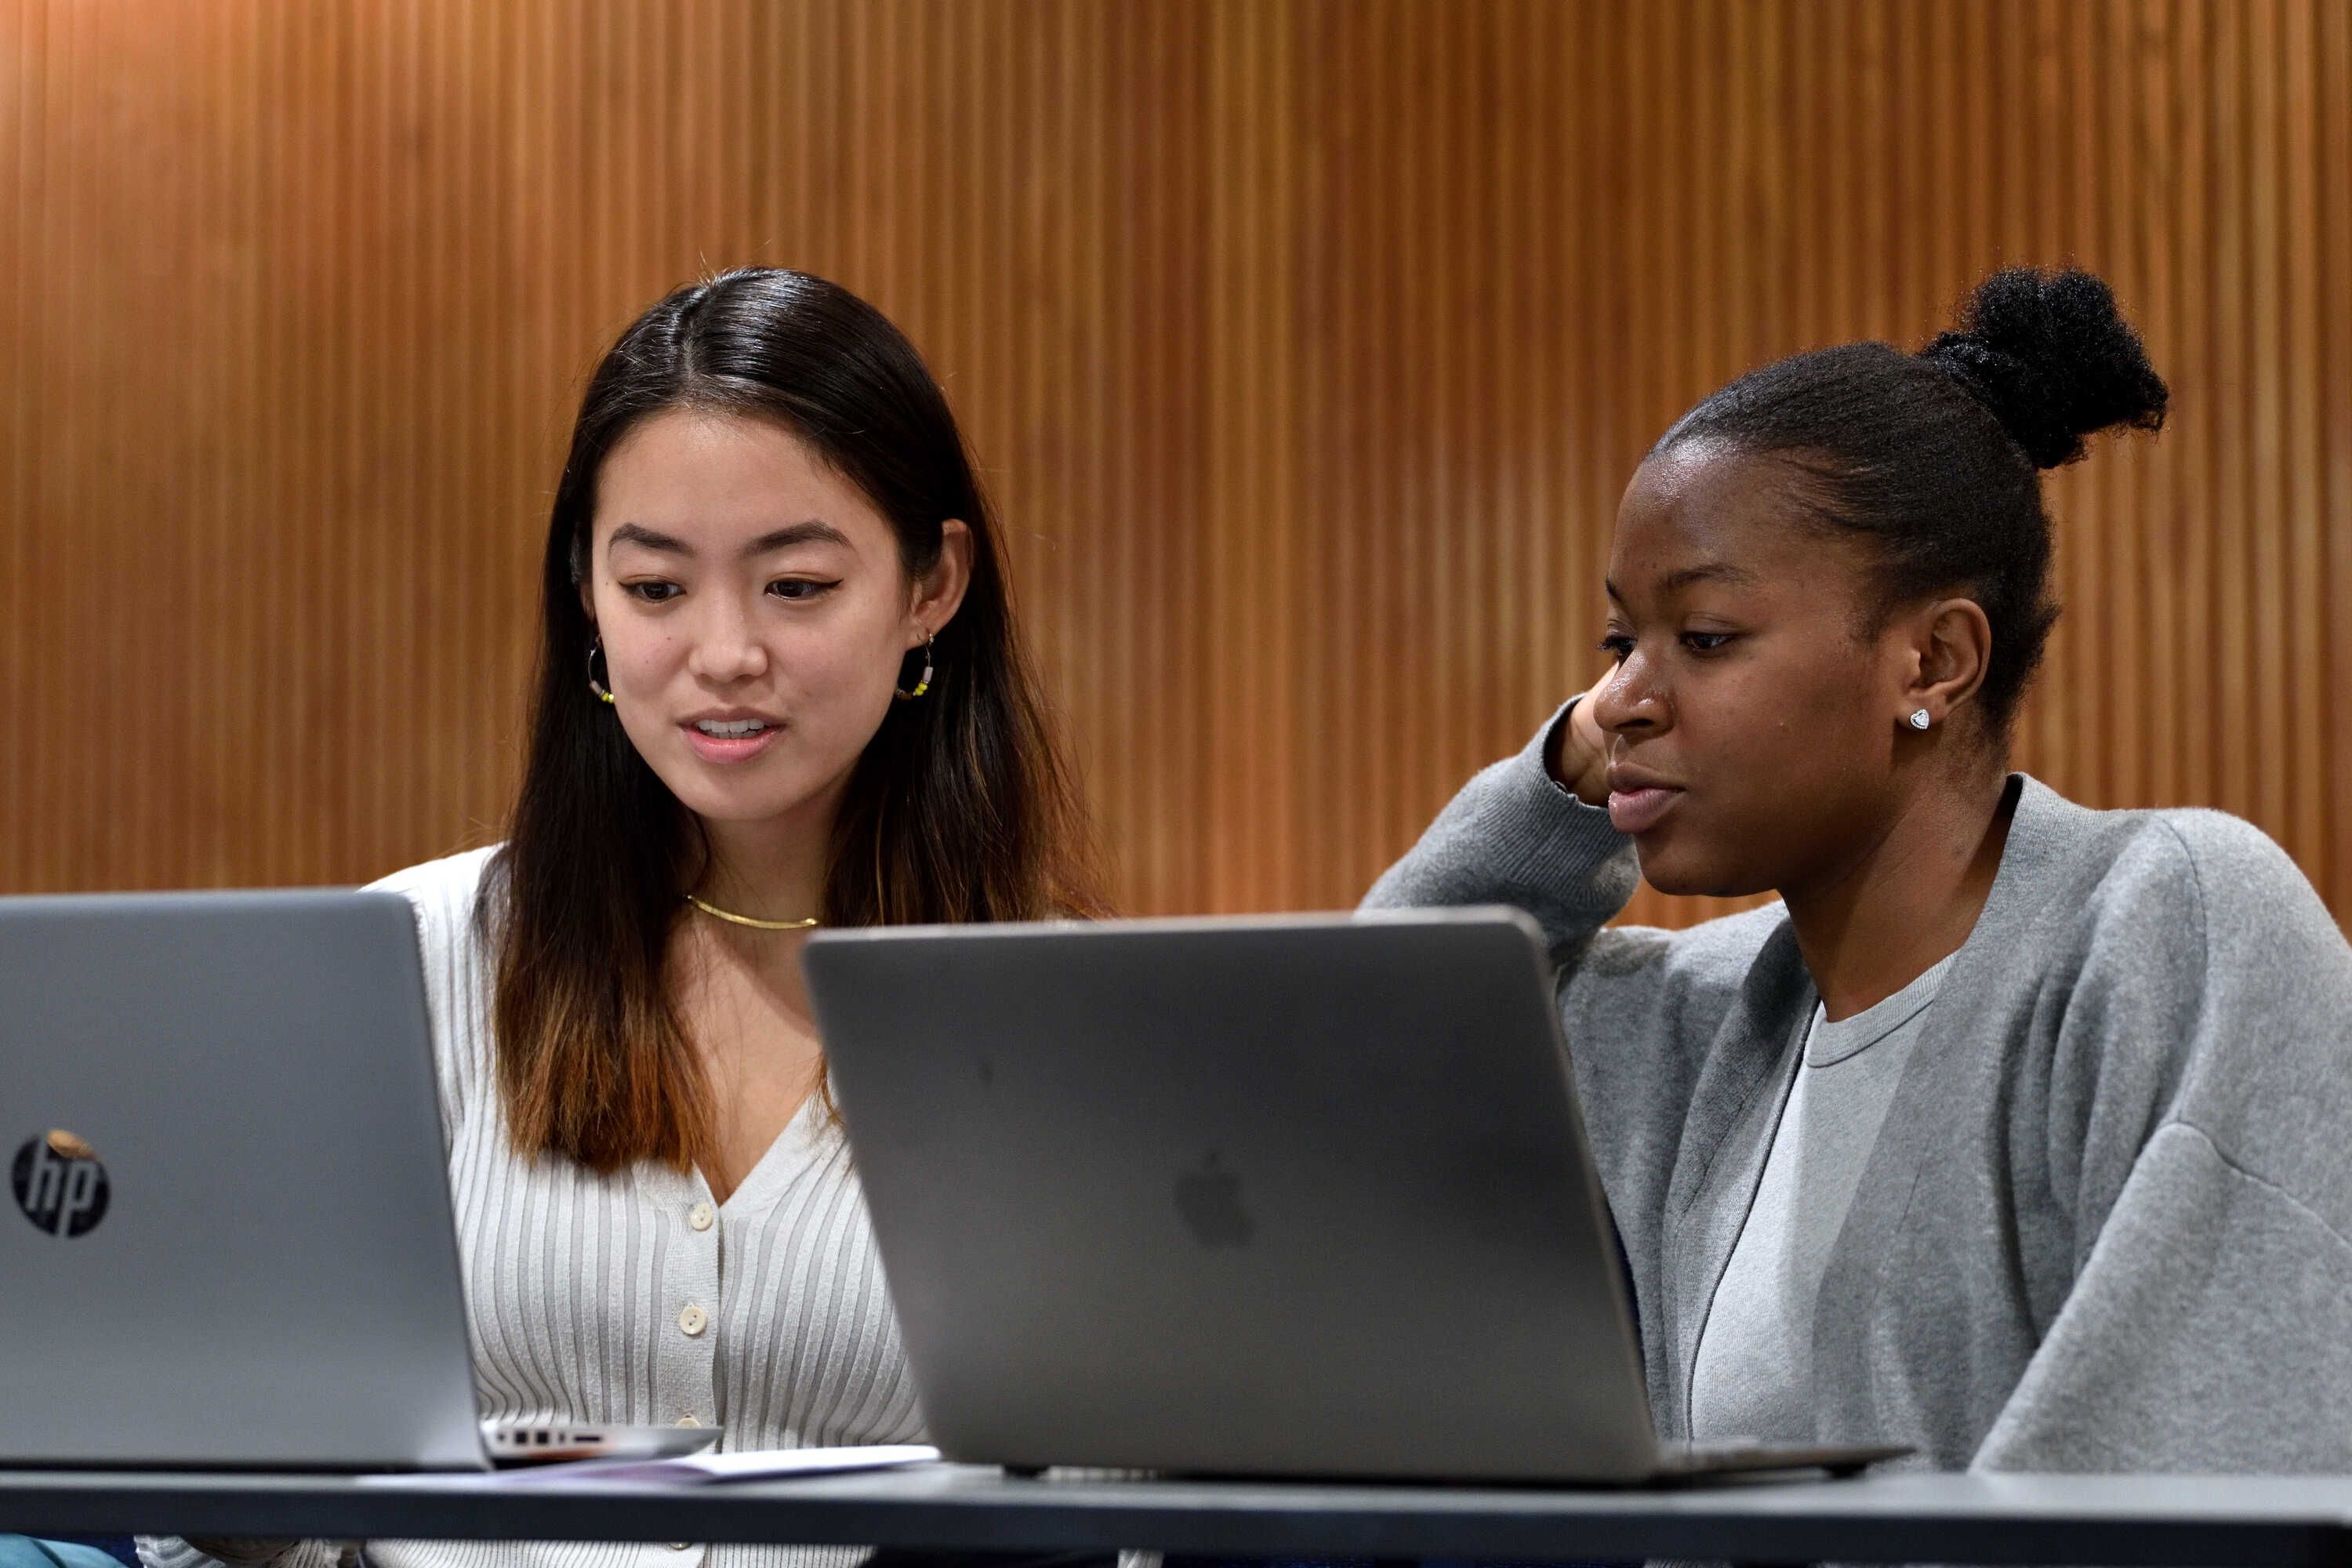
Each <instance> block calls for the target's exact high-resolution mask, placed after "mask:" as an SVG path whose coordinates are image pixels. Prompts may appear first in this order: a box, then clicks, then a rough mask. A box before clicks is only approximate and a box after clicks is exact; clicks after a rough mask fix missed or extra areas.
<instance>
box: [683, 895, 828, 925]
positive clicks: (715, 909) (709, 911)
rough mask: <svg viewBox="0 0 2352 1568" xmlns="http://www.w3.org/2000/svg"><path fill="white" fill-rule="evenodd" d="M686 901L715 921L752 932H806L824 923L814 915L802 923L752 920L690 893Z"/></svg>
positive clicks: (747, 916) (748, 916)
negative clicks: (746, 928)
mask: <svg viewBox="0 0 2352 1568" xmlns="http://www.w3.org/2000/svg"><path fill="white" fill-rule="evenodd" d="M686 901H687V902H688V903H689V904H692V905H693V906H694V907H695V908H696V909H698V910H701V911H702V912H703V913H704V914H706V915H709V916H711V917H712V918H713V919H715V920H722V921H727V922H728V923H729V924H730V925H739V926H750V927H751V929H752V930H753V931H807V930H808V929H809V928H810V927H812V926H817V925H823V924H824V921H820V920H818V919H817V918H816V917H815V916H814V915H811V916H809V918H808V919H806V920H804V921H760V920H753V919H752V918H751V916H750V915H739V914H736V913H735V912H733V911H732V910H722V909H720V908H719V906H718V905H717V904H711V903H705V902H704V901H703V900H700V899H698V898H696V897H695V896H694V895H693V894H692V893H688V894H687V895H686Z"/></svg>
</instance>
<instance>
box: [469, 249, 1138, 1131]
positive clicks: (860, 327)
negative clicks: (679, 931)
mask: <svg viewBox="0 0 2352 1568" xmlns="http://www.w3.org/2000/svg"><path fill="white" fill-rule="evenodd" d="M682 406H685V407H697V408H709V409H715V410H720V411H724V412H730V413H735V414H741V415H747V416H753V417H758V418H764V419H771V420H774V421H776V422H777V423H778V424H780V425H782V426H784V427H786V428H787V429H789V430H791V431H792V432H793V434H794V435H796V436H798V437H800V438H801V439H802V440H803V441H804V442H805V443H807V445H808V447H810V449H811V450H812V451H814V453H816V454H817V455H818V457H819V458H821V459H822V460H823V461H824V462H826V463H828V464H830V465H831V466H832V467H833V468H834V469H835V471H837V472H838V473H840V474H841V475H842V476H843V477H845V478H846V479H849V480H850V481H851V482H852V483H854V484H855V485H856V486H857V488H858V489H860V490H861V491H863V492H864V493H865V495H866V497H867V499H869V500H871V501H872V502H873V503H874V505H875V508H876V510H878V511H880V512H881V514H882V515H883V517H884V518H885V519H886V520H887V521H888V522H889V524H890V526H891V528H892V530H893V531H895V533H896V534H897V536H898V552H899V559H900V563H901V564H902V565H903V566H904V568H905V569H906V571H907V572H908V574H910V575H914V574H922V573H925V572H928V571H929V570H930V569H931V567H933V566H934V565H935V564H937V563H938V561H939V558H940V550H941V548H942V539H943V533H942V529H941V524H943V523H944V522H945V521H947V520H949V519H950V518H960V519H961V520H962V521H964V522H965V523H966V524H967V525H968V526H969V527H970V528H971V538H972V563H971V584H970V586H969V587H968V588H967V589H966V591H965V594H964V597H963V602H962V604H961V607H960V608H959V609H958V611H957V613H956V615H955V616H954V618H953V619H951V620H950V621H949V622H948V624H947V625H946V626H943V627H941V628H940V630H939V632H938V634H937V641H936V648H935V652H934V658H933V662H934V665H935V669H936V673H935V674H934V675H933V677H932V680H931V687H930V690H929V692H928V693H927V694H926V695H925V696H924V697H923V698H922V699H921V700H918V701H912V702H894V703H892V704H891V705H890V711H889V713H888V714H887V716H886V717H885V718H884V720H883V721H882V728H881V730H880V731H879V732H877V734H876V735H875V737H874V739H873V741H872V742H870V743H869V744H868V745H867V746H866V752H865V753H864V755H863V756H862V757H860V758H859V760H858V763H857V765H856V770H855V771H854V773H852V775H851V781H850V785H849V789H848V793H847V796H846V798H845V801H844V803H843V805H842V808H841V812H840V815H839V817H838V818H837V820H836V823H835V828H834V841H833V844H832V847H831V855H830V860H829V867H828V871H827V875H826V881H825V888H824V901H823V908H822V910H821V913H822V915H823V918H824V921H825V923H826V924H828V925H845V926H857V925H882V924H893V923H900V922H921V921H1010V920H1028V919H1035V918H1039V917H1042V916H1046V915H1052V914H1060V913H1081V914H1086V913H1094V912H1097V909H1098V907H1099V906H1098V903H1097V898H1096V895H1095V893H1094V890H1093V882H1092V878H1091V876H1090V875H1089V873H1088V870H1087V858H1086V854H1085V848H1084V846H1085V826H1084V817H1083V812H1082V810H1081V807H1080V805H1079V802H1078V799H1077V795H1076V790H1075V788H1074V787H1073V785H1072V784H1071V782H1070V775H1069V773H1068V770H1067V768H1066V765H1065V763H1064V762H1063V760H1062V756H1061V753H1060V751H1059V749H1058V747H1057V745H1056V744H1055V737H1054V731H1053V723H1052V720H1051V717H1050V714H1049V712H1048V710H1047V707H1046V704H1045V700H1044V698H1043V696H1042V694H1041V691H1040V689H1039V685H1038V681H1037V679H1036V676H1035V674H1034V671H1033V670H1032V668H1031V667H1030V665H1029V662H1028V660H1027V658H1026V657H1025V656H1024V653H1023V651H1022V647H1021V645H1020V641H1019V638H1018V637H1017V636H1016V635H1015V630H1014V626H1013V606H1012V603H1011V598H1010V595H1009V593H1008V590H1007V588H1006V584H1005V580H1004V570H1003V563H1002V562H1001V560H1000V546H999V542H998V539H997V530H996V526H995V522H994V520H993V518H992V514H991V511H990V509H989V505H988V501H987V498H986V497H985V496H984V495H983V494H982V491H981V488H980V484H979V481H978V479H976V477H975V476H974V474H973V471H972V465H971V458H970V455H969V454H968V453H967V452H966V450H965V448H964V444H963V439H962V437H961V434H960V433H959V432H958V430H957V428H956V423H955V417H954V416H953V415H952V414H951V413H950V412H949V409H948V405H947V400H946V398H945V397H944V396H942V395H940V389H939V385H938V384H937V383H936V382H934V381H933V380H932V378H931V375H930V373H929V371H928V370H927V369H926V368H925V367H924V364H923V362H922V358H921V356H920V355H919V354H918V353H916V352H915V348H914V345H913V344H911V343H909V342H908V341H907V340H906V338H905V337H904V336H903V335H901V334H900V333H899V331H898V329H897V328H896V327H894V326H892V325H891V324H890V322H889V321H888V320H887V319H886V318H885V317H884V316H883V315H882V314H881V312H879V311H877V310H875V309H874V308H873V307H872V306H870V305H868V304H866V302H865V301H864V300H860V299H858V298H857V297H856V295H854V294H851V293H850V292H849V291H848V290H846V289H842V288H840V287H838V286H836V285H835V284H832V283H828V282H826V281H824V279H819V278H812V277H810V276H808V275H807V274H805V273H800V272H789V271H781V270H771V269H744V270H740V271H734V272H728V273H725V274H722V275H720V276H719V277H717V278H714V279H710V280H709V281H708V282H705V283H698V284H694V285H691V286H689V287H688V288H683V289H678V290H677V291H676V292H675V293H673V294H671V295H670V296H669V297H668V298H667V299H665V300H662V301H661V302H660V303H658V304H656V305H655V306H654V307H653V308H652V309H651V310H647V311H646V313H645V314H644V315H643V316H641V317H640V318H638V320H637V321H636V322H635V324H634V325H633V326H631V327H630V328H629V329H628V330H627V331H625V332H623V333H622V334H621V337H620V340H619V341H618V342H615V343H614V345H613V347H612V350H611V351H610V352H609V353H606V354H605V355H604V361H603V363H600V364H599V365H598V366H597V368H596V372H595V374H594V376H593V378H592V379H591V380H590V382H589V384H588V390H587V394H586V395H585V396H584V397H583V399H582V402H581V405H580V416H579V419H578V421H577V423H576V424H575V425H574V426H573V427H572V449H571V455H570V456H569V458H567V459H566V460H565V462H564V465H563V477H562V481H561V482H560V484H559V486H558V488H557V489H556V494H555V505H554V509H553V511H552V514H551V517H550V518H549V521H548V530H547V550H546V554H545V558H544V562H543V569H542V574H541V600H542V618H543V627H542V632H541V641H540V648H539V663H538V671H537V675H536V677H535V687H536V689H535V694H534V697H533V699H532V708H531V719H530V742H529V745H530V752H529V756H528V760H527V762H526V763H525V767H524V773H523V782H522V789H521V792H520V795H519V797H518V798H517V800H516V803H515V809H514V818H513V821H512V824H511V825H510V829H509V834H508V837H507V841H506V845H505V847H504V848H503V849H501V850H500V851H499V854H498V856H497V857H496V858H495V859H494V861H493V862H492V866H491V869H490V876H489V880H488V882H487V883H486V886H485V896H484V898H483V900H482V902H481V905H480V918H481V919H482V920H483V921H485V922H486V935H487V937H488V941H489V942H490V945H491V948H492V951H493V952H494V953H495V954H496V980H495V993H494V999H493V1003H492V1008H491V1012H492V1020H493V1024H494V1026H495V1034H496V1038H497V1061H498V1079H499V1090H500V1092H501V1094H502V1096H503V1098H504V1101H505V1105H506V1110H507V1114H508V1118H509V1125H510V1127H511V1130H512V1134H513V1139H514V1142H515V1145H516V1147H517V1148H518V1149H520V1150H521V1151H523V1152H527V1153H536V1152H541V1151H549V1152H556V1153H561V1154H565V1155H569V1156H571V1157H572V1158H573V1159H575V1160H578V1161H580V1162H581V1163H583V1164H585V1165H588V1166H590V1167H592V1168H593V1169H595V1170H598V1171H611V1170H613V1169H615V1168H617V1167H619V1166H621V1165H624V1164H627V1163H631V1162H633V1161H636V1160H643V1159H653V1160H660V1161H665V1162H668V1163H672V1164H676V1165H678V1166H681V1167H682V1166H684V1165H686V1164H688V1163H690V1162H692V1161H694V1160H695V1159H697V1158H698V1156H699V1155H700V1154H701V1153H702V1152H703V1151H704V1150H705V1149H706V1148H707V1147H708V1141H709V1128H710V1121H711V1108H710V1106H709V1089H708V1085H707V1084H706V1082H705V1081H704V1077H703V1074H702V1071H701V1068H700V1065H699V1061H698V1058H697V1056H696V1055H695V1052H694V1050H693V1048H692V1047H691V1045H690V1043H689V1042H688V1039H687V1037H686V1034H685V1031H684V1029H683V1027H682V1026H681V1025H680V1023H679V1020H678V1017H677V1012H676V1010H675V1008H674V1007H673V1005H672V1001H671V998H670V995H669V994H668V990H667V985H666V984H665V973H666V959H667V952H668V947H669V939H670V936H671V933H672V931H674V930H675V928H676V925H677V921H678V920H679V918H680V915H681V911H682V910H684V909H685V907H686V906H685V905H684V904H683V902H682V901H681V900H680V898H679V894H680V891H681V889H683V888H684V887H686V886H687V885H688V883H689V882H690V880H691V879H692V878H693V877H694V876H695V875H697V874H698V871H699V869H700V868H701V865H702V861H703V858H704V856H705V855H706V853H707V845H706V844H705V842H704V840H703V837H702V832H701V824H700V822H699V820H698V818H696V817H695V816H694V815H693V814H692V813H691V812H689V811H688V810H687V809H686V807H685V806H684V805H681V804H680V803H679V802H678V800H677V797H676V796H675V795H671V794H670V792H669V789H668V787H667V785H665V784H663V783H662V782H661V780H660V779H659V778H657V777H656V775H655V773H654V772H653V770H652V769H651V768H649V767H647V766H646V763H645V760H644V759H643V758H642V757H640V756H639V755H638V754H637V751H636V748H635V746H633V745H632V744H631V743H630V742H629V740H628V738H627V736H626V735H625V733H624V732H623V731H622V729H621V727H620V725H619V723H618V722H617V721H615V720H614V717H613V714H612V711H611V710H610V709H608V708H606V707H604V705H603V704H601V703H599V702H597V701H596V700H595V699H594V697H593V694H592V693H591V692H590V691H589V689H588V686H587V659H588V648H589V641H590V637H591V635H592V631H591V626H590V624H589V619H588V616H587V613H586V611H585V610H584V609H583V607H582V605H581V584H583V582H585V581H586V580H587V577H588V560H589V553H588V552H589V546H590V538H589V535H590V530H591V526H592V522H593V518H594V515H595V510H596V483H597V478H598V475H599V473H600V471H601V470H602V468H603V467H604V460H605V458H606V457H607V456H608V455H609V454H610V453H611V452H612V451H613V449H614V447H615V446H617V445H618V444H619V442H620V441H621V439H622V438H623V437H625V435H627V433H628V432H629V431H630V430H631V429H632V428H634V427H635V426H636V425H637V423H638V422H639V421H641V420H643V419H645V418H646V417H647V416H651V415H654V414H656V413H659V412H661V411H663V410H665V409H670V408H677V407H682ZM909 679H911V677H909Z"/></svg>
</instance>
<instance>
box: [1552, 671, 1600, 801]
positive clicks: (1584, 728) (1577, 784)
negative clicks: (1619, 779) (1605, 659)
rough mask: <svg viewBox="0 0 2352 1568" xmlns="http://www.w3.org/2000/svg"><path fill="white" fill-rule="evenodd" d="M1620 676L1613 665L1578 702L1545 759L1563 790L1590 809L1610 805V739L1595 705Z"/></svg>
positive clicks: (1554, 734)
mask: <svg viewBox="0 0 2352 1568" xmlns="http://www.w3.org/2000/svg"><path fill="white" fill-rule="evenodd" d="M1616 673H1617V667H1616V666H1615V665H1613V664H1612V665H1611V666H1610V667H1609V668H1608V671H1607V672H1606V673H1605V674H1603V675H1602V676H1601V679H1599V680H1596V681H1594V682H1593V683H1592V684H1591V686H1590V687H1589V688H1587V689H1586V690H1585V693H1584V695H1583V696H1581V697H1580V698H1578V699H1577V701H1576V706H1575V707H1574V708H1571V709H1570V710H1569V714H1568V722H1567V723H1565V724H1562V725H1560V726H1559V728H1558V729H1556V730H1554V731H1552V735H1551V746H1550V749H1549V752H1548V753H1547V754H1546V755H1545V757H1544V765H1545V766H1546V767H1548V768H1549V769H1550V770H1551V776H1552V777H1553V778H1555V779H1557V780H1559V784H1560V787H1561V788H1563V789H1565V790H1568V791H1569V792H1570V793H1571V794H1573V795H1575V796H1576V798H1577V799H1579V800H1580V801H1582V802H1583V803H1584V804H1585V805H1608V804H1609V778H1608V768H1609V737H1608V736H1607V735H1606V734H1605V733H1603V732H1602V731H1601V721H1600V720H1598V719H1596V718H1594V717H1593V704H1594V702H1595V701H1596V700H1598V698H1599V696H1600V692H1601V687H1603V686H1605V685H1607V684H1608V682H1609V678H1610V677H1611V676H1612V675H1615V674H1616Z"/></svg>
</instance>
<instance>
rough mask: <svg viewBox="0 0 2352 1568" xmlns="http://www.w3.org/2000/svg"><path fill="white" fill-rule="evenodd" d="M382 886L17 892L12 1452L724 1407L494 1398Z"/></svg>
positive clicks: (622, 1448)
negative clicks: (485, 1390)
mask: <svg viewBox="0 0 2352 1568" xmlns="http://www.w3.org/2000/svg"><path fill="white" fill-rule="evenodd" d="M443 1159H444V1156H443V1152H442V1144H441V1123H440V1117H439V1112H438V1110H437V1108H436V1101H435V1096H434V1086H433V1063H432V1048H431V1042H430V1040H429V1038H428V1037H427V1034H426V1024H425V995H424V987H423V983H422V980H421V978H420V975H419V971H418V963H417V952H416V933H415V923H414V921H413V918H412V916H411V914H410V911H409V908H408V905H407V903H406V901H405V900H402V899H400V898H398V897H397V896H395V895H393V894H388V893H342V892H309V891H304V892H256V893H172V894H130V895H107V896H94V897H76V898H14V899H0V1163H5V1164H6V1166H7V1168H8V1172H9V1189H10V1194H11V1199H12V1201H11V1202H10V1203H9V1205H7V1207H6V1209H5V1210H0V1322H5V1323H6V1324H7V1325H8V1326H9V1331H8V1332H7V1333H6V1334H5V1335H0V1388H5V1389H6V1390H7V1396H6V1397H5V1399H0V1465H20V1466H21V1465H138V1466H150V1467H163V1466H199V1467H204V1468H220V1467H252V1466H267V1467H271V1468H311V1469H332V1470H385V1469H480V1468H486V1467H487V1466H488V1465H489V1464H491V1463H493V1462H495V1461H499V1460H509V1459H550V1458H586V1457H590V1456H593V1455H612V1456H620V1455H641V1456H656V1455H661V1454H668V1453H677V1452H684V1451H688V1450H691V1449H693V1448H696V1447H704V1446H707V1445H708V1444H709V1443H710V1442H711V1441H712V1440H713V1439H714V1437H715V1436H716V1435H717V1429H716V1428H712V1427H704V1428H700V1429H699V1430H698V1431H684V1430H679V1429H677V1428H672V1427H649V1428H637V1427H606V1426H585V1425H582V1426H499V1427H497V1428H495V1429H490V1430H485V1428H484V1427H483V1426H482V1425H481V1423H480V1422H479V1421H478V1413H477V1409H476V1405H475V1401H474V1383H473V1373H472V1370H471V1365H470V1361H469V1357H468V1352H467V1336H466V1317H465V1306H464V1301H463V1298H462V1296H461V1294H460V1290H459V1283H458V1272H457V1240H456V1235H455V1231H454V1228H453V1226H452V1225H451V1220H450V1209H449V1194H448V1188H447V1184H446V1171H445V1167H444V1163H443Z"/></svg>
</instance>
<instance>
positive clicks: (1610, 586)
mask: <svg viewBox="0 0 2352 1568" xmlns="http://www.w3.org/2000/svg"><path fill="white" fill-rule="evenodd" d="M1755 581H1756V574H1755V573H1753V572H1750V571H1749V570H1748V568H1747V567H1745V566H1734V565H1733V564H1732V563H1730V562H1728V561H1707V562H1702V563H1700V564H1698V565H1696V566H1685V567H1684V568H1683V569H1682V570H1681V571H1679V572H1669V573H1667V574H1665V575H1664V576H1663V577H1661V578H1659V579H1658V582H1657V586H1656V588H1655V590H1654V592H1657V593H1660V594H1672V593H1676V592H1679V591H1680V590H1682V589H1684V588H1687V587H1689V586H1690V585H1691V584H1694V583H1741V584H1747V583H1753V582H1755ZM1601 586H1602V587H1603V588H1604V589H1606V590H1607V592H1608V595H1609V596H1610V598H1612V599H1613V600H1615V601H1616V602H1617V603H1618V604H1621V605H1622V604H1623V603H1624V602H1625V595H1622V594H1621V593H1619V592H1618V591H1617V584H1614V583H1603V584H1601Z"/></svg>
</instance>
